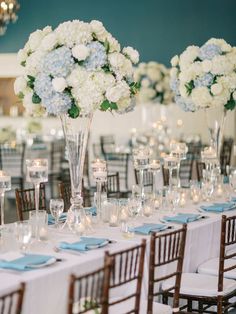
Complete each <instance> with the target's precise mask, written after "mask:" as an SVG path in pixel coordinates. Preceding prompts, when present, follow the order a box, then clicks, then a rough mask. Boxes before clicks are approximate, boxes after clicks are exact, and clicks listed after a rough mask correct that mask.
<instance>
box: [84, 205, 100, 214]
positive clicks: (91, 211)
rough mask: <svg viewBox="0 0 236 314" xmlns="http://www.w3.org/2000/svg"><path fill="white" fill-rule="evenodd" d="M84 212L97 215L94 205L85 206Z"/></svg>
mask: <svg viewBox="0 0 236 314" xmlns="http://www.w3.org/2000/svg"><path fill="white" fill-rule="evenodd" d="M85 212H86V213H89V214H92V216H97V208H96V207H86V208H85Z"/></svg>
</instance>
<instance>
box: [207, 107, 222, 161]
mask: <svg viewBox="0 0 236 314" xmlns="http://www.w3.org/2000/svg"><path fill="white" fill-rule="evenodd" d="M226 115H227V110H226V109H225V108H224V107H223V106H221V107H213V108H208V109H206V110H205V117H206V123H207V127H208V129H209V132H210V137H211V143H210V146H211V147H212V148H214V149H215V152H216V155H217V160H218V162H220V153H221V148H222V140H223V135H224V127H225V121H226Z"/></svg>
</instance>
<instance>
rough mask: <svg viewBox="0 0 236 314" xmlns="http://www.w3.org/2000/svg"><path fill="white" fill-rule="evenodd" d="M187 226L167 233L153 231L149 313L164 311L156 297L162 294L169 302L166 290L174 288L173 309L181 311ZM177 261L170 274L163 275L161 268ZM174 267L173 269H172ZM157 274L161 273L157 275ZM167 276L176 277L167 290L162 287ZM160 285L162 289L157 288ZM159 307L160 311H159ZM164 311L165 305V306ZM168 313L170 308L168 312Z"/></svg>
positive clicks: (150, 260) (164, 299)
mask: <svg viewBox="0 0 236 314" xmlns="http://www.w3.org/2000/svg"><path fill="white" fill-rule="evenodd" d="M186 232H187V226H186V225H184V226H183V228H182V229H179V230H176V231H172V232H169V233H165V234H158V233H153V234H152V235H151V242H150V259H149V280H148V283H149V285H148V306H147V314H155V313H162V312H161V306H162V305H159V304H156V302H153V301H154V297H157V296H162V297H163V301H165V302H166V303H167V301H168V299H167V295H166V292H168V291H170V290H174V293H173V295H174V297H173V310H170V311H171V312H172V311H173V312H174V313H176V312H179V291H180V283H181V274H182V267H183V259H184V249H185V239H186ZM172 263H176V266H175V268H170V269H171V271H170V272H168V274H163V275H161V272H160V271H159V268H161V267H162V266H165V265H170V264H172ZM172 269H173V271H172ZM157 274H159V275H158V276H157ZM167 278H174V279H175V280H174V283H173V286H172V287H170V288H169V289H168V290H167V291H166V290H164V289H162V286H161V283H162V282H163V281H164V280H166V279H167ZM157 285H159V286H160V288H161V289H156V286H157ZM158 306H159V307H160V308H159V312H157V310H158ZM162 311H163V313H164V311H165V307H163V310H162ZM165 313H168V309H166V312H165Z"/></svg>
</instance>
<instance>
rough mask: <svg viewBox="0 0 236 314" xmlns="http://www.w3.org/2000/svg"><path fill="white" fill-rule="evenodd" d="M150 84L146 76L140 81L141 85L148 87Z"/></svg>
mask: <svg viewBox="0 0 236 314" xmlns="http://www.w3.org/2000/svg"><path fill="white" fill-rule="evenodd" d="M149 85H150V81H149V79H148V78H144V79H143V80H142V81H141V86H142V87H148V86H149Z"/></svg>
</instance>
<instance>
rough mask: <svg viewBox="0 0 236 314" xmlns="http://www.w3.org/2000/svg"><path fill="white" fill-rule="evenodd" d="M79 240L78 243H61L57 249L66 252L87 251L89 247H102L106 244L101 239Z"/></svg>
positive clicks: (106, 241) (85, 238) (82, 238)
mask: <svg viewBox="0 0 236 314" xmlns="http://www.w3.org/2000/svg"><path fill="white" fill-rule="evenodd" d="M80 239H81V240H80V241H79V242H74V243H67V242H61V243H60V245H59V247H60V248H61V249H67V250H75V251H87V250H89V249H91V246H96V247H102V246H103V245H104V244H105V243H108V240H107V239H103V238H87V237H81V238H80Z"/></svg>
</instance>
